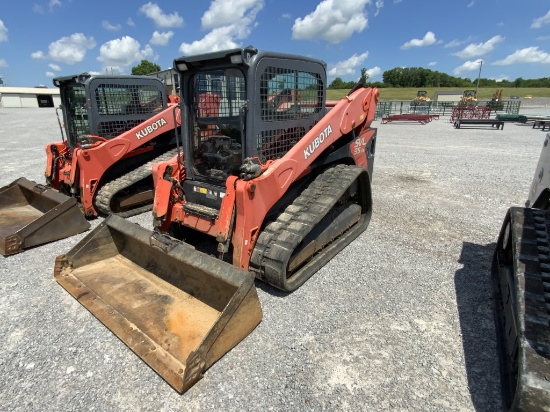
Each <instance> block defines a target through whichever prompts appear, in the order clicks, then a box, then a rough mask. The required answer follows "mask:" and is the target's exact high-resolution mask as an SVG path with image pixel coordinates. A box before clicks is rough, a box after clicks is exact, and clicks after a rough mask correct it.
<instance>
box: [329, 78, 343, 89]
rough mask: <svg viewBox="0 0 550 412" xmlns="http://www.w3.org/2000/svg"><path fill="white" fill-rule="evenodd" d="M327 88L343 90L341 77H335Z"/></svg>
mask: <svg viewBox="0 0 550 412" xmlns="http://www.w3.org/2000/svg"><path fill="white" fill-rule="evenodd" d="M328 88H329V89H344V88H345V86H344V81H343V80H342V78H341V77H337V78H336V79H334V80H333V81H332V83H331V84H329V86H328Z"/></svg>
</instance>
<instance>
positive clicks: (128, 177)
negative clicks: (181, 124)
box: [94, 149, 178, 218]
mask: <svg viewBox="0 0 550 412" xmlns="http://www.w3.org/2000/svg"><path fill="white" fill-rule="evenodd" d="M177 153H178V150H177V149H173V150H169V151H168V152H166V153H163V154H161V155H160V156H158V157H156V158H154V159H153V160H150V161H149V162H147V163H145V164H143V165H141V166H139V167H137V168H135V169H134V170H132V171H131V172H128V173H126V174H124V175H122V176H120V177H119V178H116V179H114V180H112V181H110V182H107V183H105V184H104V185H103V186H101V187H100V188H99V190H98V191H97V194H96V196H95V198H94V206H95V207H96V209H97V210H98V211H99V212H101V213H103V214H105V215H109V214H111V213H112V214H115V215H118V216H120V217H124V218H126V217H130V216H135V215H139V214H140V213H144V212H148V211H150V210H152V208H153V202H151V203H150V204H147V205H143V206H139V207H136V208H134V209H130V210H126V211H124V212H119V213H116V212H113V211H112V209H111V202H112V200H113V199H114V197H115V196H116V195H117V193H119V192H120V191H122V190H125V189H127V188H129V187H130V186H132V185H133V184H136V183H137V182H139V181H140V180H143V179H145V178H146V177H148V176H150V175H151V174H152V173H153V170H152V167H153V164H154V163H159V162H164V161H167V160H170V159H171V158H172V157H174V156H175V155H176V154H177ZM151 189H153V188H151Z"/></svg>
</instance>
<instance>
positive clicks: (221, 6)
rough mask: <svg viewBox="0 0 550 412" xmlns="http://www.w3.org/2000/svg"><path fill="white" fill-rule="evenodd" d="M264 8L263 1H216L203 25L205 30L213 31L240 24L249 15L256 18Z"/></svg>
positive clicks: (212, 4)
mask: <svg viewBox="0 0 550 412" xmlns="http://www.w3.org/2000/svg"><path fill="white" fill-rule="evenodd" d="M263 7H264V1H263V0H259V1H258V0H214V1H212V3H210V8H209V9H208V10H207V11H206V12H205V13H204V14H203V16H202V19H201V25H202V28H203V29H204V30H211V29H216V28H218V27H224V26H229V25H233V24H238V23H239V22H240V21H241V20H242V19H244V18H245V16H247V15H250V14H253V15H254V18H255V17H256V15H257V14H258V12H259V11H260V10H261V9H262V8H263Z"/></svg>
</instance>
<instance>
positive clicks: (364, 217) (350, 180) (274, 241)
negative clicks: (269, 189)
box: [249, 165, 372, 291]
mask: <svg viewBox="0 0 550 412" xmlns="http://www.w3.org/2000/svg"><path fill="white" fill-rule="evenodd" d="M355 181H358V182H359V183H358V184H357V186H356V187H357V188H358V189H357V191H358V192H359V193H358V194H356V195H355V196H354V198H355V202H357V203H359V204H360V206H361V207H362V214H361V218H360V220H359V222H357V223H356V224H355V225H354V226H352V227H351V228H349V229H348V230H347V231H345V232H344V233H343V234H342V235H341V236H339V237H337V238H336V239H334V240H333V241H332V242H331V243H329V244H328V245H327V246H326V247H325V248H324V249H323V250H322V251H320V252H318V253H316V254H315V255H313V256H312V257H311V258H310V260H309V261H308V262H307V263H306V264H304V265H303V266H301V267H300V268H298V269H297V270H296V271H295V272H293V273H292V274H291V275H290V276H288V265H289V262H290V259H291V258H292V256H293V254H294V252H295V251H296V249H297V248H299V247H300V243H301V242H302V240H304V239H305V238H306V236H307V235H308V234H309V233H310V232H311V231H312V230H314V228H315V227H316V225H318V224H319V222H321V220H322V219H323V218H324V217H325V216H327V214H328V213H329V212H330V211H331V210H332V209H333V208H334V206H335V205H336V204H337V203H338V202H339V201H341V200H342V198H343V196H344V195H345V194H346V193H347V192H348V189H349V188H350V187H351V186H352V185H353V184H354V182H355ZM371 204H372V201H371V197H370V179H369V177H368V174H367V172H366V171H365V170H364V169H362V168H360V167H357V166H348V165H337V166H333V167H331V168H328V169H326V170H325V171H323V172H322V173H320V174H319V176H317V177H316V178H315V180H313V181H312V182H311V183H310V184H309V186H308V187H307V188H306V189H304V190H303V192H302V193H301V194H300V195H299V196H298V197H297V198H296V199H295V200H294V201H293V202H292V203H291V204H290V205H289V206H287V208H286V209H285V211H284V212H283V213H281V214H280V215H279V216H278V218H277V219H276V220H275V221H273V222H271V223H269V224H267V225H266V227H265V228H264V229H263V230H262V232H261V233H260V235H259V236H258V240H257V242H256V246H255V247H254V250H253V252H252V256H251V259H250V267H249V269H250V271H251V272H252V273H254V274H255V275H256V277H257V278H259V279H261V280H264V281H266V282H268V283H270V284H271V285H273V286H275V287H276V288H278V289H281V290H284V291H293V290H295V289H297V288H298V287H300V286H301V285H302V284H303V283H304V282H305V281H306V280H307V279H309V278H310V277H311V276H312V275H313V274H314V273H315V272H317V271H318V270H319V269H320V268H321V267H322V266H324V265H325V264H326V263H327V262H328V261H329V260H330V259H332V258H333V257H334V256H335V255H336V254H337V253H338V252H340V251H341V250H342V249H343V248H344V247H346V246H347V245H348V244H349V243H350V242H351V241H352V240H353V239H355V238H356V237H357V236H358V235H359V234H360V233H362V232H363V231H364V230H365V229H366V228H367V226H368V223H369V220H370V215H371Z"/></svg>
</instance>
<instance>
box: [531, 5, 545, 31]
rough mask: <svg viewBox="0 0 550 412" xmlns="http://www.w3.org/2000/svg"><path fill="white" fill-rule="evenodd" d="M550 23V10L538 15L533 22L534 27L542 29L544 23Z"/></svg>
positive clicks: (532, 26)
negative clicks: (540, 15)
mask: <svg viewBox="0 0 550 412" xmlns="http://www.w3.org/2000/svg"><path fill="white" fill-rule="evenodd" d="M545 24H550V10H548V13H546V14H545V15H544V16H542V17H538V18H536V19H534V20H533V23H531V28H532V29H540V28H541V27H542V26H543V25H545Z"/></svg>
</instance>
